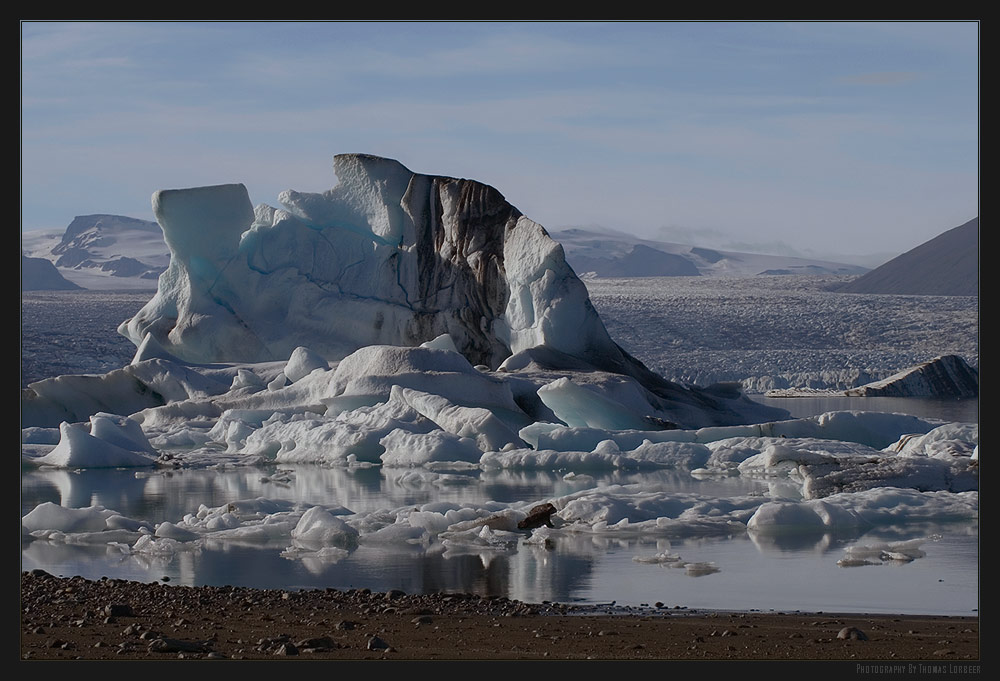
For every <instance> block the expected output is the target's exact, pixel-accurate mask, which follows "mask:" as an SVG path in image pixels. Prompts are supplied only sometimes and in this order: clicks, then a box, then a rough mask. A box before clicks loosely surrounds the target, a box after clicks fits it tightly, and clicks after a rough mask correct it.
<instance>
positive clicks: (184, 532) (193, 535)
mask: <svg viewBox="0 0 1000 681" xmlns="http://www.w3.org/2000/svg"><path fill="white" fill-rule="evenodd" d="M155 534H156V536H157V537H159V538H161V539H173V540H174V541H178V542H189V541H194V540H195V539H199V538H200V537H201V535H199V534H198V533H197V532H192V531H191V530H188V529H186V528H183V527H181V526H179V525H175V524H174V523H171V522H168V521H164V522H162V523H160V524H159V525H157V526H156V532H155Z"/></svg>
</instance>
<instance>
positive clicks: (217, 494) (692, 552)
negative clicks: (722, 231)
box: [21, 464, 978, 614]
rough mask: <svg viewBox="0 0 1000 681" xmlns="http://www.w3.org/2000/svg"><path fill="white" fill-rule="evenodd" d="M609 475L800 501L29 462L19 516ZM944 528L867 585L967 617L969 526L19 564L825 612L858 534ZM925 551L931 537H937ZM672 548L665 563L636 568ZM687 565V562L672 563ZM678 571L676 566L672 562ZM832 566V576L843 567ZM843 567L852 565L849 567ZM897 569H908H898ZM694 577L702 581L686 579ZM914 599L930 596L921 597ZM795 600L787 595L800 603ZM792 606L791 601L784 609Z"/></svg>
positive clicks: (368, 499) (96, 572)
mask: <svg viewBox="0 0 1000 681" xmlns="http://www.w3.org/2000/svg"><path fill="white" fill-rule="evenodd" d="M610 485H641V486H642V488H643V489H644V490H657V491H668V492H676V493H684V494H699V495H703V496H706V497H718V498H732V497H745V496H748V495H753V496H762V497H763V496H772V498H795V497H796V494H797V491H796V486H795V485H791V484H789V483H784V482H763V481H757V480H752V479H748V478H742V477H722V478H707V479H697V478H694V477H692V476H691V475H690V474H689V473H687V472H685V471H672V470H657V471H647V472H607V473H591V474H587V475H571V474H566V473H562V472H552V471H498V470H491V471H483V472H480V471H450V472H431V471H427V470H423V469H386V468H378V467H371V468H327V467H322V466H314V465H304V464H303V465H299V464H297V465H282V466H273V467H268V468H259V469H257V468H231V469H224V470H179V471H169V472H168V471H152V472H138V473H137V472H135V471H124V470H106V471H99V470H87V471H79V472H67V471H56V470H26V471H24V472H23V473H22V479H21V508H22V515H23V514H25V513H27V512H28V511H30V510H31V509H33V508H34V507H35V506H36V505H37V504H39V503H42V502H44V501H54V502H57V503H59V504H61V505H63V506H69V507H83V506H90V505H92V504H97V505H101V506H105V507H106V508H111V509H114V510H116V511H118V512H120V513H122V514H123V515H125V516H128V517H132V518H136V519H141V520H146V521H150V522H154V523H158V522H162V521H171V522H176V521H178V520H180V519H181V518H183V516H184V515H185V514H187V513H195V512H197V510H198V508H199V506H200V505H202V504H204V505H206V506H208V507H217V506H221V505H223V504H226V503H230V502H234V501H240V500H247V499H255V498H259V497H263V498H268V499H274V500H283V501H288V502H296V503H298V502H301V503H304V504H309V505H313V504H321V505H324V506H338V505H339V506H342V507H344V508H345V509H347V510H349V511H351V512H354V513H372V512H375V511H378V510H379V509H396V508H401V507H406V506H419V505H422V504H425V503H430V502H451V503H454V504H472V505H477V506H479V505H482V504H485V503H486V502H491V501H493V502H499V503H502V504H510V503H515V502H521V503H529V502H533V501H536V500H538V501H541V500H545V499H550V498H553V497H558V496H562V495H568V494H572V493H574V492H578V491H581V490H586V489H590V488H594V487H601V486H610ZM933 533H938V534H940V535H942V536H944V537H945V540H946V542H947V543H948V544H949V545H950V547H951V548H950V549H949V551H947V552H944V553H942V552H941V551H940V550H936V549H935V548H931V549H929V550H928V552H927V553H928V556H927V557H926V558H921V559H920V560H917V561H914V563H913V564H911V565H908V566H906V568H907V569H906V570H905V571H896V570H893V571H891V572H893V573H896V574H895V576H894V577H893V579H886V578H885V577H884V574H885V573H886V572H887V571H885V570H879V569H878V568H868V567H865V568H855V569H854V570H855V572H854V574H855V575H856V574H858V573H857V572H856V570H859V569H860V570H866V571H867V572H865V573H862V574H863V575H864V580H863V582H864V584H865V586H864V587H862V588H861V591H862V592H867V591H868V590H871V593H870V599H871V600H870V602H869V603H867V604H865V605H866V607H868V608H871V603H877V604H878V607H877V608H876V609H879V608H880V609H881V611H883V612H911V611H914V608H916V611H917V612H925V611H926V612H941V613H952V614H954V613H958V612H961V613H963V614H964V613H967V612H969V610H970V609H972V608H975V607H977V606H976V600H977V594H978V590H977V588H976V585H977V580H978V560H977V555H978V554H977V544H978V527H977V526H969V525H968V524H963V525H960V526H948V527H937V528H935V527H909V526H907V527H898V528H879V530H878V531H877V532H869V533H867V534H863V533H861V532H860V531H859V532H858V533H856V535H855V536H847V537H835V536H832V535H830V534H829V533H823V532H820V533H814V534H798V535H795V534H793V535H779V536H757V535H755V534H753V533H748V532H746V531H741V532H739V533H737V534H734V535H732V536H725V537H694V538H685V539H672V540H667V539H666V538H663V537H644V536H641V535H640V536H635V535H631V536H621V535H620V534H618V535H616V534H615V533H607V534H570V533H566V532H559V533H556V534H555V535H553V538H552V540H551V541H550V542H546V543H539V544H528V543H525V542H524V541H523V540H520V541H514V542H512V543H508V544H503V545H490V546H473V545H468V544H465V545H461V546H447V545H443V544H441V543H438V542H433V543H430V544H416V545H411V544H406V543H393V544H387V545H382V544H365V543H363V544H362V545H360V546H358V547H356V548H353V549H352V550H344V549H340V548H336V547H328V548H325V549H323V550H321V551H318V552H316V551H313V552H302V551H297V550H296V548H295V546H294V542H292V541H291V540H290V539H289V538H288V537H287V536H284V537H281V536H279V537H278V538H276V539H274V540H272V541H269V542H261V541H231V540H227V541H220V540H217V539H212V538H211V536H209V538H206V539H205V540H203V541H202V542H199V543H197V545H196V546H195V547H191V546H188V547H186V548H185V549H184V550H181V551H177V552H175V553H170V554H165V555H160V556H156V555H148V554H128V553H126V552H123V551H122V550H121V548H120V547H116V546H114V545H106V544H96V545H74V544H60V543H55V542H48V541H33V542H29V543H26V544H24V545H23V546H22V553H21V565H22V569H32V568H34V567H40V568H43V569H46V570H49V571H50V572H53V573H55V574H64V575H74V574H80V575H83V576H85V577H90V578H95V579H96V578H99V577H101V576H109V577H122V578H126V579H136V580H139V581H153V580H158V579H161V578H162V577H164V576H167V577H169V578H170V579H171V581H172V583H178V584H189V585H196V584H217V585H222V584H236V585H246V586H261V587H275V588H325V587H335V588H360V587H367V588H370V589H374V590H387V589H403V590H405V591H408V592H437V591H448V592H472V593H478V594H481V595H487V596H508V597H512V598H518V599H522V600H526V601H530V602H539V601H542V600H555V601H564V602H573V601H587V602H607V601H611V600H617V601H618V602H619V603H644V602H651V601H657V600H662V601H664V602H667V601H668V600H671V599H672V600H673V602H678V603H681V604H684V605H689V606H691V607H708V608H768V607H772V608H776V607H792V606H789V605H787V604H788V603H794V607H795V608H809V607H811V608H812V609H817V610H823V609H830V608H832V607H833V606H834V605H837V604H838V603H839V602H840V600H841V599H842V597H843V594H841V593H840V590H841V589H849V588H855V589H856V588H857V587H856V585H855V586H854V587H851V586H848V585H847V584H846V583H844V582H843V579H844V578H843V576H842V574H841V573H842V572H844V570H842V569H841V568H838V567H837V564H836V563H837V560H838V559H840V558H841V557H842V556H843V555H844V550H845V549H846V548H847V547H848V546H850V545H851V544H852V543H854V542H872V541H878V540H883V541H891V540H903V539H915V538H920V537H922V536H928V535H929V534H933ZM934 546H937V544H935V545H934ZM657 554H664V555H666V554H669V555H671V556H677V557H678V561H675V562H673V563H669V562H661V563H660V564H657V563H656V562H655V561H654V562H648V561H646V562H644V561H643V559H648V558H649V557H650V556H655V555H657ZM677 565H684V566H686V565H690V566H693V567H691V568H690V569H686V570H678V569H674V568H675V567H676V566H677ZM672 566H673V567H672ZM838 570H839V571H840V572H838ZM928 570H935V571H938V572H941V573H942V574H945V573H946V574H947V575H948V577H949V580H958V581H960V582H964V583H965V584H966V586H965V587H964V588H962V589H961V590H960V591H959V592H958V593H954V592H948V594H947V597H946V598H945V597H942V598H941V599H939V600H934V601H933V602H928V601H927V599H926V598H924V596H925V594H922V593H921V591H922V589H923V587H922V586H921V583H922V580H926V579H927V571H928ZM848 572H850V570H849V571H848ZM900 575H902V576H900ZM694 577H697V579H693V578H694ZM915 594H919V595H920V596H921V598H922V599H923V600H922V601H920V605H919V607H917V606H914V603H915V602H916V601H915V600H914V598H915ZM793 596H794V597H793ZM782 603H785V604H786V605H785V606H782V605H781V604H782Z"/></svg>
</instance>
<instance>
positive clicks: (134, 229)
mask: <svg viewBox="0 0 1000 681" xmlns="http://www.w3.org/2000/svg"><path fill="white" fill-rule="evenodd" d="M21 251H22V253H23V254H24V255H27V256H30V257H34V258H44V259H46V260H48V261H49V262H51V263H52V264H53V265H55V267H56V269H57V270H58V272H59V274H61V275H62V276H63V277H64V278H66V279H68V280H69V281H71V282H73V283H74V284H76V285H78V286H80V287H82V288H87V289H126V288H127V289H150V290H153V289H155V288H156V281H157V279H158V278H159V276H160V274H161V273H162V272H163V271H164V270H165V269H166V267H167V265H168V264H169V263H170V251H169V249H168V248H167V245H166V243H164V241H163V231H162V230H161V229H160V226H159V225H158V224H157V223H156V222H153V221H151V220H139V219H137V218H131V217H125V216H122V215H81V216H78V217H76V218H74V219H73V221H72V222H71V223H70V224H69V226H68V227H67V228H66V230H65V232H63V233H61V234H60V233H59V232H29V233H26V234H23V235H22V237H21ZM25 276H26V275H25V272H24V271H23V270H22V287H23V288H26V289H30V288H37V287H38V286H43V284H42V282H38V281H35V280H34V279H32V278H30V277H29V279H28V280H26V281H25V280H24V277H25Z"/></svg>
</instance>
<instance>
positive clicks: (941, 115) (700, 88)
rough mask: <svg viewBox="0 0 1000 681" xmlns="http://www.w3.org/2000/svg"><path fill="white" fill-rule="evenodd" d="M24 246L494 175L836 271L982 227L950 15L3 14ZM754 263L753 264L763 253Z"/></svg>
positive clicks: (598, 211)
mask: <svg viewBox="0 0 1000 681" xmlns="http://www.w3.org/2000/svg"><path fill="white" fill-rule="evenodd" d="M21 29H22V30H21V182H22V197H21V213H22V225H21V228H22V232H25V231H35V230H38V229H63V228H65V226H66V225H68V224H69V222H71V221H72V219H73V217H75V216H76V215H88V214H95V213H108V214H117V215H127V216H130V217H136V218H141V219H153V216H152V211H151V209H150V202H149V199H150V196H151V194H152V193H153V192H154V191H156V190H158V189H166V188H177V187H191V186H200V185H208V184H222V183H231V182H242V183H244V184H245V185H246V186H247V188H248V191H249V193H250V197H251V200H252V201H253V202H254V203H255V204H256V203H267V204H271V205H277V195H278V193H279V192H280V191H282V190H285V189H296V190H298V191H307V192H310V191H311V192H322V191H326V190H327V189H329V188H330V187H332V186H334V185H335V184H336V177H335V175H334V173H333V171H332V159H333V156H334V155H335V154H337V153H345V152H365V153H372V154H377V155H381V156H386V157H389V158H394V159H396V160H398V161H400V162H401V163H403V164H404V165H405V166H407V167H408V168H410V169H411V170H413V171H414V172H420V173H427V174H440V175H450V176H457V177H468V178H471V179H475V180H478V181H481V182H484V183H486V184H490V185H492V186H494V187H496V188H497V189H498V190H499V191H500V192H501V193H502V194H504V196H505V197H506V198H507V199H508V201H510V202H511V203H512V204H513V205H515V206H517V207H518V209H520V210H521V211H522V212H523V213H524V214H526V215H528V216H529V217H531V218H532V219H534V220H535V221H537V222H539V223H541V224H542V225H543V226H545V227H546V229H548V230H549V231H559V230H561V229H564V228H567V227H573V226H579V227H582V226H587V225H603V226H606V227H607V228H610V229H615V230H619V231H623V232H627V233H631V234H635V235H637V236H639V237H642V238H646V239H653V240H661V241H674V242H685V241H690V240H691V239H688V240H685V241H682V240H680V239H678V238H676V236H674V237H669V235H684V234H689V235H693V236H692V239H696V242H695V245H707V246H715V247H718V248H727V249H729V250H746V251H752V252H769V253H776V254H784V255H791V254H795V255H799V256H801V257H812V258H825V259H834V256H836V255H838V254H842V253H843V252H845V251H846V252H848V253H849V254H856V255H872V254H890V253H897V254H898V253H902V252H905V251H907V250H909V249H911V248H913V247H915V246H917V245H919V244H920V243H923V242H925V241H927V240H928V239H930V238H933V237H934V236H936V235H938V234H940V233H941V232H943V231H946V230H947V229H950V228H952V227H955V226H958V225H960V224H962V223H964V222H966V221H968V220H969V219H971V218H973V217H975V216H976V215H977V214H978V212H979V211H978V202H979V198H978V183H979V172H978V147H979V139H978V127H979V115H978V110H979V97H978V52H979V25H978V23H977V22H975V21H968V22H847V23H832V22H611V23H597V22H545V23H536V22H472V23H462V22H361V23H358V22H310V23H294V22H22V24H21ZM762 249H763V250H762Z"/></svg>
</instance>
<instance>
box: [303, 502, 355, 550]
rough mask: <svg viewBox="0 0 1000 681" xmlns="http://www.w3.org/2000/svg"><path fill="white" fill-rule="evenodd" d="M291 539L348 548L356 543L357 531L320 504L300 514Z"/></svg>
mask: <svg viewBox="0 0 1000 681" xmlns="http://www.w3.org/2000/svg"><path fill="white" fill-rule="evenodd" d="M292 539H295V540H297V541H299V542H307V543H310V544H323V545H326V546H336V547H340V548H342V549H348V548H352V547H354V546H356V545H357V543H358V531H357V530H356V529H354V528H353V527H351V526H350V525H348V524H347V523H346V522H344V521H343V520H342V519H341V518H338V517H337V516H335V515H333V514H332V513H330V512H329V511H328V510H327V509H325V508H323V507H322V506H313V507H311V508H310V509H309V510H307V511H306V512H305V513H303V514H302V517H301V518H300V519H299V522H298V524H297V525H296V526H295V528H294V529H293V530H292Z"/></svg>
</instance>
